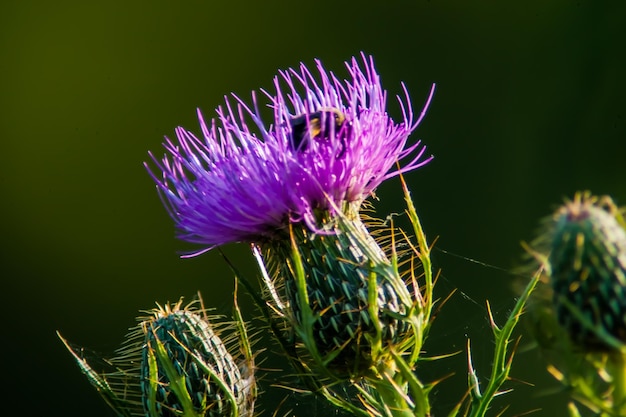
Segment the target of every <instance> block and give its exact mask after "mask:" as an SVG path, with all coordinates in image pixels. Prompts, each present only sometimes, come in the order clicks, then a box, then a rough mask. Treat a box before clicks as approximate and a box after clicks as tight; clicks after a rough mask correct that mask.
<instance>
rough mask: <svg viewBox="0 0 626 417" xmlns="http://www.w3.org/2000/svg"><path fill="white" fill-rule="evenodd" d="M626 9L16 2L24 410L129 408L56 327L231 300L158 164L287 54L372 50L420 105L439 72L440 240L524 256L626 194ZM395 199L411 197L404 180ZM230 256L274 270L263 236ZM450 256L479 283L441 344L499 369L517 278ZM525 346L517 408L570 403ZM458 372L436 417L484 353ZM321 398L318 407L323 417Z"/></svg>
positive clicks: (104, 326)
mask: <svg viewBox="0 0 626 417" xmlns="http://www.w3.org/2000/svg"><path fill="white" fill-rule="evenodd" d="M625 4H626V3H624V2H618V1H615V2H611V1H591V0H581V1H574V0H555V1H539V0H536V1H535V0H533V1H524V2H521V1H517V2H501V1H483V2H468V1H462V0H459V1H438V0H433V1H428V2H425V1H413V2H387V3H384V2H376V1H359V2H332V1H309V2H288V1H268V2H256V1H239V2H225V1H209V0H205V1H180V2H174V1H169V2H165V1H154V2H121V1H107V2H95V1H93V2H79V1H74V2H71V1H54V2H48V1H39V2H33V1H31V2H29V1H22V2H17V1H14V2H7V1H5V2H2V4H1V5H0V71H1V74H0V83H1V84H0V140H2V148H1V149H2V153H1V155H2V156H1V158H2V162H1V164H0V192H1V194H0V195H1V198H2V204H1V205H0V213H1V216H2V222H1V227H2V251H1V252H0V254H1V255H0V256H1V258H0V259H1V265H0V271H1V274H2V282H3V291H2V296H3V297H2V298H3V304H4V308H3V311H4V315H5V316H4V319H3V320H2V323H3V326H2V327H3V329H2V342H1V344H2V351H3V356H2V358H3V359H2V363H3V365H2V367H1V368H0V369H1V371H0V376H1V378H2V379H3V381H4V383H5V384H6V383H8V387H9V388H8V391H7V389H6V388H5V389H4V390H3V392H4V396H3V397H4V400H3V406H2V410H3V413H8V414H11V415H25V416H67V417H72V416H91V417H104V416H112V413H111V412H110V411H109V410H108V409H107V408H106V406H105V405H104V403H102V402H101V401H100V399H99V398H98V396H97V394H96V393H95V391H94V390H93V389H91V387H90V386H89V385H88V384H87V382H86V380H85V379H84V378H83V377H82V376H81V375H80V372H79V371H78V369H77V368H76V366H75V365H74V364H73V363H72V361H71V358H70V356H69V355H68V354H67V352H65V351H64V348H63V347H62V346H61V344H60V343H59V341H58V340H57V338H56V336H55V330H57V329H58V330H60V331H61V332H62V333H63V334H64V335H65V336H66V337H67V338H69V339H70V340H72V341H74V342H76V343H78V344H81V345H84V346H88V347H90V348H93V349H95V350H97V351H99V352H103V353H110V352H111V351H112V350H113V349H114V348H115V347H116V346H117V345H118V343H119V342H120V341H121V339H122V337H123V335H124V334H125V332H126V329H127V328H128V327H130V326H132V325H133V324H134V317H135V316H136V314H137V311H138V310H139V309H147V308H151V307H152V306H153V303H154V301H159V302H165V301H167V300H171V301H174V300H177V299H178V297H179V296H181V295H184V296H186V297H191V296H193V295H194V293H195V292H196V291H197V290H200V291H202V293H203V295H204V297H205V302H206V304H207V305H209V306H214V307H216V308H217V311H218V312H220V313H228V312H229V309H230V305H231V302H230V300H231V293H232V275H231V274H230V273H229V271H228V270H227V269H226V267H225V264H224V262H223V260H222V259H221V258H220V256H219V254H218V253H216V252H212V253H209V254H206V255H203V256H201V257H198V258H194V259H188V260H182V259H179V258H178V257H177V251H179V250H184V249H188V246H186V245H184V244H183V243H181V242H178V241H176V240H175V239H174V230H173V225H172V222H171V220H170V219H169V218H168V217H167V215H166V213H165V211H164V209H163V208H162V206H161V204H160V202H159V199H158V197H157V195H156V192H155V190H154V186H153V184H152V182H151V180H150V179H149V177H148V175H147V174H146V172H145V171H144V168H143V167H142V161H144V160H146V158H147V151H148V150H153V151H156V152H157V153H161V148H160V144H161V140H162V137H163V136H164V135H172V134H173V129H174V128H175V127H176V126H178V125H183V126H185V127H187V128H189V129H190V130H194V131H198V128H197V122H196V116H195V109H196V107H200V108H202V109H203V110H204V111H205V112H206V113H207V114H209V115H210V114H211V113H212V110H213V109H214V108H215V107H216V106H217V105H219V104H220V103H221V102H222V96H223V95H225V94H229V93H230V92H231V91H232V92H236V93H237V94H239V95H241V96H243V97H248V96H249V91H250V90H252V89H258V88H260V87H266V88H269V87H271V78H272V76H273V75H274V74H275V73H276V71H277V69H279V68H285V67H288V66H294V65H297V64H298V63H299V62H300V61H305V62H307V63H309V64H310V63H312V60H313V59H314V58H316V57H318V58H321V59H322V60H323V62H324V63H325V65H326V67H327V68H331V69H335V70H337V72H339V73H340V74H342V75H343V74H345V73H344V72H342V71H343V68H342V62H343V61H344V60H346V59H349V58H350V57H351V56H352V55H354V54H357V53H359V51H365V52H367V53H370V54H373V55H374V56H375V58H376V62H377V68H378V70H379V72H380V74H381V76H382V80H383V84H384V86H385V87H386V88H387V89H388V90H389V91H390V93H391V94H392V95H393V94H397V93H400V92H401V89H400V82H401V81H404V82H405V83H406V85H407V87H408V89H409V91H410V92H411V94H412V98H413V103H414V106H415V107H416V108H419V107H420V106H421V104H422V103H423V101H424V99H425V97H426V95H427V93H428V89H429V86H430V84H431V83H433V82H436V83H437V86H438V87H437V93H436V96H435V98H434V101H433V103H432V106H431V109H430V111H429V113H428V116H427V117H426V119H425V120H424V122H423V124H422V125H421V126H420V128H419V129H418V131H417V133H416V134H415V135H414V137H415V138H421V139H423V141H424V142H425V143H426V144H427V145H428V148H429V150H430V152H431V153H433V154H434V155H435V160H434V161H433V162H432V163H431V164H430V165H429V166H427V167H426V168H423V169H421V170H419V171H417V172H413V173H410V174H409V175H407V178H408V180H409V182H410V186H411V188H412V191H413V195H414V198H415V201H416V205H417V208H418V210H419V213H420V215H421V217H422V221H423V223H424V224H425V227H426V229H427V232H428V234H429V236H430V238H431V239H433V238H434V237H435V236H439V237H440V239H439V241H438V244H437V245H438V247H439V248H442V249H445V250H448V251H451V252H454V253H457V254H460V255H462V256H465V257H470V258H474V259H477V260H480V261H483V262H486V263H489V264H494V265H497V266H501V267H504V268H506V269H508V268H513V267H515V266H517V265H518V263H519V260H520V257H521V253H522V250H521V249H520V245H519V242H520V241H521V240H525V239H529V238H531V237H532V236H533V232H534V230H535V226H536V225H537V223H538V220H539V218H540V217H542V216H544V215H546V214H548V213H549V212H550V211H551V210H552V208H553V207H554V204H557V203H559V202H560V201H561V199H562V198H563V197H564V196H571V195H572V193H573V192H574V191H576V190H580V189H590V190H592V191H593V192H594V193H608V194H611V195H612V196H613V197H614V198H615V199H616V200H617V202H618V203H622V204H624V203H626V183H625V182H624V154H625V153H624V151H625V150H626V145H625V144H624V140H625V139H626V115H625V110H626V98H625V97H626V82H625V81H624V75H625V74H626V58H625V54H624V52H623V47H624V41H625V40H626V25H625V24H624V19H625V17H626V7H625ZM390 102H393V100H390ZM391 111H392V113H393V114H395V115H398V114H399V113H398V109H397V107H395V106H392V108H391ZM378 194H379V196H380V197H381V198H382V200H383V202H384V204H382V205H381V208H382V210H383V212H389V211H393V210H396V211H399V210H402V208H403V205H402V200H401V198H400V196H399V188H398V183H397V182H396V181H392V182H390V183H388V184H385V185H384V186H383V187H381V189H380V190H379V193H378ZM226 252H227V253H228V254H229V256H231V257H232V258H233V259H234V260H236V261H237V262H238V263H239V264H240V265H241V267H242V268H243V269H244V270H245V271H247V272H248V273H250V274H254V268H253V267H252V265H251V264H249V261H250V259H249V256H248V255H247V253H246V248H245V245H232V246H229V247H227V248H226ZM435 257H436V259H435V260H436V262H437V266H438V267H441V268H443V273H444V276H445V278H446V279H445V280H443V281H442V283H441V287H440V293H441V294H442V295H443V294H444V293H446V292H447V291H450V290H452V289H453V288H458V289H460V290H461V292H462V293H463V295H462V294H461V293H458V295H457V296H456V298H455V300H454V302H453V303H452V304H451V305H450V308H449V309H447V310H445V311H444V313H442V316H441V317H440V319H438V320H439V321H438V322H436V325H435V328H434V329H433V337H432V340H431V342H432V343H431V344H430V345H427V348H428V349H429V352H428V353H429V354H438V353H444V352H450V351H455V350H458V349H463V347H464V344H465V337H466V336H469V337H471V338H472V340H473V341H474V343H476V346H477V347H476V350H477V351H476V361H477V363H476V365H477V366H478V367H479V370H482V372H483V374H482V376H483V377H484V373H485V372H486V367H487V366H488V365H489V363H488V359H489V352H488V350H487V349H489V348H490V346H491V345H490V342H489V340H488V338H487V336H488V332H487V330H488V329H487V326H486V321H485V320H486V319H485V311H484V308H483V307H482V306H483V305H484V301H485V299H489V300H490V301H491V302H492V304H493V305H494V306H495V308H496V310H497V311H498V312H499V315H498V318H503V317H504V315H505V313H506V312H507V310H508V309H509V308H510V306H511V304H512V302H513V296H514V291H513V290H512V283H513V281H514V278H513V277H512V276H511V275H509V274H506V273H502V272H497V271H494V270H492V269H490V268H487V267H484V266H479V265H476V264H472V263H470V262H469V261H467V260H462V259H459V258H456V257H453V256H450V255H446V254H444V253H441V252H437V253H435ZM242 302H243V303H244V304H245V305H246V313H247V314H248V316H250V315H252V314H254V310H253V309H252V307H250V306H249V300H248V299H242ZM258 347H259V348H262V347H263V346H258ZM262 356H263V357H271V352H270V351H266V352H265V353H263V354H262ZM518 359H519V361H518V362H517V364H516V365H515V366H514V368H513V375H514V376H515V377H518V378H520V379H523V380H526V381H529V382H532V383H535V384H536V387H535V388H534V389H529V388H525V387H524V386H523V385H521V384H513V387H514V388H516V392H514V393H513V394H511V395H510V397H509V400H510V401H512V402H513V407H512V411H511V413H510V414H509V415H513V414H514V413H515V412H522V411H524V410H529V409H531V408H535V407H543V408H544V410H543V411H540V412H538V413H537V414H535V415H537V416H551V415H558V414H560V413H562V412H563V410H564V404H565V403H564V397H563V396H562V395H558V394H552V393H550V392H549V391H550V389H551V388H552V387H554V385H553V384H552V382H551V380H550V379H549V378H548V377H547V376H546V373H545V371H544V366H543V364H542V363H541V361H540V358H539V357H538V355H537V353H536V352H533V351H530V352H525V353H520V355H519V357H518ZM265 365H266V366H268V367H270V366H277V365H276V363H275V362H274V361H272V360H268V361H267V362H266V364H265ZM451 371H456V372H457V376H456V377H454V378H452V379H451V380H450V382H448V383H444V384H442V385H441V388H440V389H439V391H438V393H437V395H436V396H435V400H434V403H435V410H436V415H442V414H443V413H444V411H447V410H448V409H449V407H450V406H451V404H454V403H455V402H456V401H457V400H458V399H459V398H460V396H461V395H462V394H463V384H464V378H465V376H464V359H463V355H461V356H459V358H458V359H453V360H450V361H449V362H446V363H445V364H442V365H441V368H440V369H439V370H437V369H434V370H429V371H428V372H430V373H432V377H433V378H434V377H436V376H441V375H443V374H445V373H448V372H451ZM429 375H430V374H429ZM262 382H263V383H264V385H263V386H264V389H265V390H266V393H265V394H264V396H263V397H262V400H261V401H260V403H261V404H260V409H265V414H264V415H271V412H272V411H273V410H272V407H273V405H274V404H276V401H278V400H279V399H280V398H281V396H282V395H283V394H284V392H283V391H281V390H278V389H275V388H272V387H270V386H269V383H270V382H271V378H266V379H265V381H262ZM498 401H499V402H498V403H497V404H496V405H497V406H498V407H500V406H502V405H504V404H505V403H506V401H507V399H505V398H503V399H501V400H498ZM296 402H297V403H299V404H300V405H302V404H305V405H306V404H308V403H307V399H299V400H297V401H296V399H293V400H292V401H291V403H292V405H294V406H297V404H295V403H296ZM315 404H316V407H317V408H314V411H313V412H311V411H310V410H311V408H310V407H308V406H306V407H301V409H302V410H301V411H298V413H297V414H298V415H302V416H303V415H307V414H306V413H305V412H304V409H308V410H309V412H308V415H313V414H316V413H317V414H318V415H323V414H324V411H323V407H322V405H321V403H319V402H316V403H315Z"/></svg>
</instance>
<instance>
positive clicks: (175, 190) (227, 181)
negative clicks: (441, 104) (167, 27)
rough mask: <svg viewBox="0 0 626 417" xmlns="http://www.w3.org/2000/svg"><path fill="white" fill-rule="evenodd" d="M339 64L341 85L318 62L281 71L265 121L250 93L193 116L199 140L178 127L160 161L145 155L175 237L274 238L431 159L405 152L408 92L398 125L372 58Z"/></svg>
mask: <svg viewBox="0 0 626 417" xmlns="http://www.w3.org/2000/svg"><path fill="white" fill-rule="evenodd" d="M346 67H347V69H348V73H349V77H348V78H347V79H345V80H341V79H339V78H338V77H337V76H336V75H335V74H334V73H332V72H328V71H326V70H325V69H324V67H323V66H322V64H321V62H320V61H316V71H310V70H309V69H308V68H307V67H306V66H305V65H304V64H302V65H300V67H299V68H291V69H288V70H286V71H282V72H280V74H279V75H278V76H277V77H276V78H275V79H274V86H275V90H276V91H275V93H269V92H267V91H263V93H264V96H265V98H266V99H267V100H268V103H267V105H268V106H269V108H271V109H272V111H273V116H274V117H273V122H272V123H269V124H267V123H265V122H264V121H263V120H262V115H261V110H260V108H259V106H260V100H258V99H257V97H256V95H255V94H254V93H253V95H252V105H251V106H249V105H248V104H246V103H245V102H244V101H243V100H241V99H240V98H238V97H237V96H234V95H233V98H232V99H231V100H229V99H228V98H227V99H226V101H225V104H224V106H223V107H219V108H218V110H217V119H212V120H210V121H209V122H205V120H204V118H203V116H202V115H201V114H200V113H199V112H198V116H199V119H200V125H201V130H202V138H199V137H197V136H196V135H194V134H193V133H191V132H189V131H187V130H185V129H183V128H180V127H179V128H178V129H176V140H175V141H174V140H169V139H167V140H166V142H165V148H166V150H167V154H166V155H165V156H164V157H163V159H161V160H159V159H158V158H156V157H154V156H153V155H151V156H152V158H153V160H154V161H155V163H156V166H157V170H156V173H155V172H151V175H152V177H153V179H154V180H155V182H156V183H157V188H158V189H159V191H160V192H161V195H162V199H163V202H164V204H165V206H166V207H167V209H168V211H169V214H170V215H171V217H172V218H173V219H174V221H175V223H176V226H177V230H178V234H179V237H180V238H181V239H183V240H186V241H189V242H192V243H197V244H201V245H204V246H206V247H208V248H211V247H214V246H216V245H220V244H224V243H229V242H235V241H254V242H258V241H263V240H266V239H273V238H275V237H276V235H277V233H278V234H280V233H281V231H284V230H285V227H286V226H287V225H288V224H289V222H304V223H306V224H308V225H309V226H310V228H312V229H315V227H316V226H317V224H316V212H319V211H320V210H322V211H328V212H330V213H333V212H334V211H335V210H336V208H337V207H345V206H346V204H345V203H350V204H349V205H350V206H352V207H353V206H355V205H356V206H358V205H359V204H360V203H361V202H362V201H363V200H364V199H365V198H367V197H368V196H369V195H370V194H371V193H372V192H373V190H374V189H375V188H376V187H377V186H378V185H380V184H381V183H382V182H383V181H385V180H386V179H388V178H390V177H393V176H394V175H397V174H398V173H401V172H405V171H409V170H412V169H416V168H418V167H420V166H422V165H424V164H426V163H427V162H428V161H429V160H430V159H431V157H424V151H425V149H424V147H423V146H421V144H420V142H417V143H415V144H413V145H411V146H409V147H406V143H407V139H408V136H409V135H410V134H411V133H412V132H413V130H415V128H416V127H417V125H418V124H419V122H420V121H421V118H422V116H423V112H422V114H421V115H420V117H419V118H418V119H417V120H414V119H413V111H412V109H411V104H410V101H409V97H408V93H407V92H406V90H405V97H404V100H403V99H399V101H400V105H401V108H402V115H403V120H402V121H401V122H400V123H396V122H394V121H393V120H392V119H391V117H390V116H389V115H388V114H387V110H386V105H387V94H386V92H385V91H384V90H383V89H382V86H381V83H380V79H379V76H378V74H377V73H376V70H375V68H374V63H373V60H372V58H371V57H367V56H365V55H363V56H362V62H359V61H358V60H357V59H355V58H353V59H352V60H351V61H350V62H347V63H346ZM431 97H432V91H431V96H429V98H428V102H429V101H430V98H431ZM428 102H427V104H426V107H427V106H428ZM402 160H404V161H408V162H405V164H404V166H403V167H402V168H400V169H398V170H393V169H392V168H393V165H394V164H395V163H396V162H398V161H402Z"/></svg>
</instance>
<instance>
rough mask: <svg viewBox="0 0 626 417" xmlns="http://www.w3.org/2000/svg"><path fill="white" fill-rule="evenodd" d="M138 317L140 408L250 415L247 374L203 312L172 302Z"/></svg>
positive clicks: (167, 412) (167, 414)
mask: <svg viewBox="0 0 626 417" xmlns="http://www.w3.org/2000/svg"><path fill="white" fill-rule="evenodd" d="M152 313H153V317H147V318H146V319H145V320H144V321H142V322H141V325H140V326H141V329H142V330H143V333H144V335H145V344H144V346H143V349H142V360H141V391H142V394H143V395H142V399H143V405H144V409H145V410H146V412H147V413H148V415H149V416H151V417H157V416H159V417H161V416H163V417H170V416H171V417H175V416H178V415H184V412H189V410H193V411H194V412H195V413H197V415H198V416H207V417H208V416H211V417H213V416H215V417H217V416H230V415H231V412H232V409H233V407H236V408H238V409H239V414H241V415H251V414H252V413H251V411H252V410H249V409H248V408H249V406H250V404H249V402H250V398H249V395H250V393H251V388H252V386H251V385H253V379H251V378H252V376H251V375H249V376H244V375H242V374H241V372H240V369H239V368H238V366H237V364H236V363H235V360H234V359H233V357H232V356H231V355H230V353H229V352H228V350H227V349H226V346H225V344H224V342H223V341H222V339H220V338H219V337H218V335H217V334H216V333H215V332H214V330H213V329H212V327H211V325H210V324H209V322H208V321H206V320H205V319H204V317H202V316H200V315H199V314H197V313H195V312H193V311H189V310H187V309H180V303H179V304H176V305H174V306H171V307H170V306H167V305H166V306H165V308H161V307H159V308H158V309H155V310H153V311H152Z"/></svg>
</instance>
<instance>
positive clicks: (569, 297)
mask: <svg viewBox="0 0 626 417" xmlns="http://www.w3.org/2000/svg"><path fill="white" fill-rule="evenodd" d="M605 203H609V204H605ZM607 208H608V209H609V211H607ZM610 210H614V211H615V208H614V206H613V205H612V203H610V201H609V200H606V199H605V200H599V199H598V198H596V197H592V196H590V195H589V194H577V195H576V197H575V198H574V200H573V201H569V202H567V203H566V204H565V205H563V206H562V207H561V208H560V209H559V210H558V211H557V212H556V213H555V215H554V217H553V226H552V230H553V232H552V241H551V251H550V255H549V260H548V261H549V265H550V269H551V283H552V288H553V290H554V298H553V301H554V305H555V307H556V313H557V318H558V321H559V323H560V324H561V325H562V326H563V327H565V328H566V330H567V331H568V332H569V334H570V336H571V337H572V339H573V340H574V341H575V342H576V343H579V344H581V345H584V346H585V347H587V348H594V349H600V350H607V349H609V350H610V349H615V348H616V344H617V345H619V344H620V342H625V341H626V232H625V231H624V229H623V228H622V226H621V225H620V224H619V223H618V221H617V220H616V218H615V214H614V213H611V212H610ZM615 213H616V211H615Z"/></svg>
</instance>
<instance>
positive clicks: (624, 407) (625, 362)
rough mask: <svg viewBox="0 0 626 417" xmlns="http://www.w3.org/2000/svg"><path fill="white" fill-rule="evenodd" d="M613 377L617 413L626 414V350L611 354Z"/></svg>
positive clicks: (614, 401) (614, 404) (614, 402)
mask: <svg viewBox="0 0 626 417" xmlns="http://www.w3.org/2000/svg"><path fill="white" fill-rule="evenodd" d="M611 365H612V367H613V369H611V371H612V372H611V373H612V377H613V407H614V408H615V411H616V412H617V415H620V416H623V415H626V352H622V351H617V352H615V353H613V354H612V355H611Z"/></svg>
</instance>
